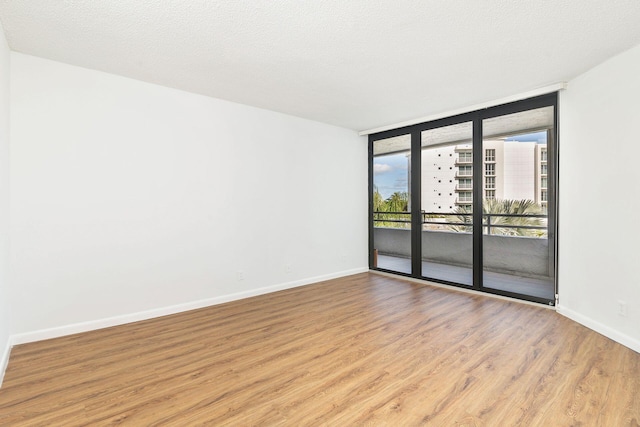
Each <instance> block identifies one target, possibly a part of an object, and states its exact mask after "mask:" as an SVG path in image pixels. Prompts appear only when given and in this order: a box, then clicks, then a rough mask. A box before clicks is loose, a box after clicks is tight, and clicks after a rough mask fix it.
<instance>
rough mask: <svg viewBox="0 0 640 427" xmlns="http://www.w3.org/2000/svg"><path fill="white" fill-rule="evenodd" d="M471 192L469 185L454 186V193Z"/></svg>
mask: <svg viewBox="0 0 640 427" xmlns="http://www.w3.org/2000/svg"><path fill="white" fill-rule="evenodd" d="M472 190H473V184H469V185H467V184H462V185H460V184H458V185H456V188H455V191H456V192H461V191H462V192H469V191H472Z"/></svg>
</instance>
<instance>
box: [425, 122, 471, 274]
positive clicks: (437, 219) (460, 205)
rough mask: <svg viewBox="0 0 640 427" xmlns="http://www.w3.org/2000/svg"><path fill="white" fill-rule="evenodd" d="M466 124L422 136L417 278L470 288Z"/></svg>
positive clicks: (468, 138)
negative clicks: (420, 220) (420, 221)
mask: <svg viewBox="0 0 640 427" xmlns="http://www.w3.org/2000/svg"><path fill="white" fill-rule="evenodd" d="M472 132H473V126H472V124H471V122H465V123H460V124H456V125H452V126H445V127H440V128H436V129H431V130H428V131H424V132H422V136H421V137H422V153H421V155H422V171H421V188H422V194H421V204H420V209H421V210H422V222H423V224H422V276H424V277H427V278H431V279H439V280H446V281H448V282H454V283H459V284H464V285H469V286H471V285H472V284H473V269H472V265H473V236H472V218H471V213H472V203H473V150H472V141H471V140H472Z"/></svg>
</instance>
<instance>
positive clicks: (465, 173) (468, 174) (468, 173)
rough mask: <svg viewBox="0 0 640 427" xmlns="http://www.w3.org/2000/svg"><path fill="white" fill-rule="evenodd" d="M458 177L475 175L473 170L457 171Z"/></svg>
mask: <svg viewBox="0 0 640 427" xmlns="http://www.w3.org/2000/svg"><path fill="white" fill-rule="evenodd" d="M455 177H456V179H464V178H472V177H473V171H466V170H464V171H460V170H458V171H456V176H455Z"/></svg>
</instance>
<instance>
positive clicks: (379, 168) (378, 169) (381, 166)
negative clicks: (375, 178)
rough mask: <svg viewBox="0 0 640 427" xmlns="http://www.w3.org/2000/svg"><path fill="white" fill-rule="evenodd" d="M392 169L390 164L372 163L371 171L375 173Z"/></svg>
mask: <svg viewBox="0 0 640 427" xmlns="http://www.w3.org/2000/svg"><path fill="white" fill-rule="evenodd" d="M392 170H393V167H391V166H390V165H386V164H384V163H376V164H375V165H373V173H374V174H376V175H377V174H380V173H387V172H391V171H392Z"/></svg>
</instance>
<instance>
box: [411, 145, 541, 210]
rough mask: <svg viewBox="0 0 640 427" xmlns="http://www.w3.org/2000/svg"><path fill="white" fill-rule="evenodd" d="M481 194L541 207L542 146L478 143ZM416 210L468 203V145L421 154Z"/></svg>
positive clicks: (427, 149) (470, 185) (470, 156)
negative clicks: (419, 203)
mask: <svg viewBox="0 0 640 427" xmlns="http://www.w3.org/2000/svg"><path fill="white" fill-rule="evenodd" d="M483 150H484V153H483V154H482V158H483V163H482V168H483V170H482V177H483V178H482V195H483V197H484V198H485V199H510V200H532V201H534V202H535V203H538V204H540V205H542V206H546V203H547V146H546V144H541V143H537V142H521V141H509V140H504V139H489V140H484V141H483ZM422 170H423V173H422V182H421V184H422V210H423V211H425V212H433V213H448V212H452V211H454V210H455V209H456V208H457V207H459V206H468V207H469V208H470V207H471V205H472V203H473V149H472V145H471V143H467V144H451V145H441V146H436V147H425V148H423V150H422Z"/></svg>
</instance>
